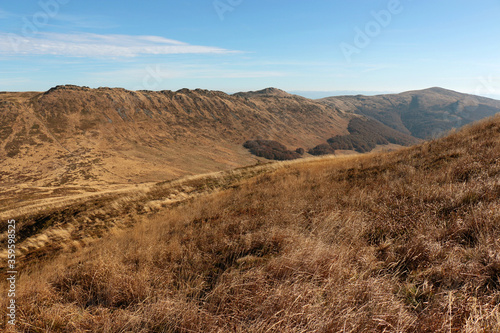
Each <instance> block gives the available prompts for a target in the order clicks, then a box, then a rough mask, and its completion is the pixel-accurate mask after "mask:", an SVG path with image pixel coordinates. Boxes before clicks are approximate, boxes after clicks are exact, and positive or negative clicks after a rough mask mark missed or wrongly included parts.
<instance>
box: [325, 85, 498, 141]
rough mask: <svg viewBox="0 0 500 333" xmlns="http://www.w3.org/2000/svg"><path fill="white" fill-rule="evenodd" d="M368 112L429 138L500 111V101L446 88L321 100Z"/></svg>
mask: <svg viewBox="0 0 500 333" xmlns="http://www.w3.org/2000/svg"><path fill="white" fill-rule="evenodd" d="M318 101H320V102H321V103H323V104H325V105H328V106H330V107H334V108H338V109H341V110H344V111H347V112H354V113H356V114H361V115H365V116H368V117H371V118H374V119H376V120H378V121H380V122H381V123H383V124H385V125H387V126H389V127H392V128H394V129H396V130H398V131H400V132H402V133H406V134H411V135H412V136H414V137H417V138H420V139H429V138H432V137H436V136H439V135H442V134H444V133H446V132H447V131H449V130H451V129H452V128H459V127H461V126H464V125H466V124H469V123H471V122H474V121H477V120H479V119H482V118H485V117H490V116H492V115H494V114H496V113H498V112H500V101H497V100H493V99H489V98H485V97H480V96H474V95H468V94H462V93H458V92H455V91H451V90H446V89H442V88H430V89H425V90H418V91H408V92H404V93H401V94H390V95H378V96H339V97H328V98H323V99H321V100H318Z"/></svg>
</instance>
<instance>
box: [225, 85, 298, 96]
mask: <svg viewBox="0 0 500 333" xmlns="http://www.w3.org/2000/svg"><path fill="white" fill-rule="evenodd" d="M234 95H235V96H240V97H291V96H293V95H292V94H289V93H287V92H286V91H284V90H281V89H278V88H273V87H269V88H265V89H262V90H257V91H247V92H238V93H236V94H234Z"/></svg>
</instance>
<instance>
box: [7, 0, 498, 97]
mask: <svg viewBox="0 0 500 333" xmlns="http://www.w3.org/2000/svg"><path fill="white" fill-rule="evenodd" d="M499 17H500V0H482V1H481V2H479V1H477V2H473V1H464V0H441V1H438V0H436V1H424V0H422V1H415V0H413V1H412V0H385V1H378V0H372V1H368V0H358V1H346V0H342V1H340V0H339V1H337V0H335V1H334V0H332V1H327V0H323V1H320V0H308V1H305V0H304V1H299V0H287V1H284V0H215V1H214V0H182V1H165V0H163V1H157V0H150V1H147V2H146V1H133V0H120V1H115V0H107V1H104V0H100V1H96V0H85V1H81V0H80V1H77V0H40V1H30V0H26V1H4V2H2V3H0V91H26V90H37V91H44V90H47V89H49V88H50V87H52V86H55V85H59V84H77V85H85V86H90V87H99V86H109V87H124V88H127V89H149V90H163V89H168V90H177V89H180V88H184V87H186V88H190V89H194V88H204V89H212V90H222V91H226V92H236V91H248V90H257V89H262V88H265V87H270V86H272V87H277V88H280V89H283V90H287V91H302V92H304V91H305V92H307V91H309V92H317V91H320V92H327V93H325V94H327V95H328V94H331V93H335V92H363V93H378V92H401V91H406V90H413V89H422V88H428V87H433V86H441V87H444V88H448V89H453V90H457V91H461V92H469V93H475V94H480V95H485V96H490V97H495V98H499V99H500V61H499V59H500V42H499V41H500V24H499V23H498V22H499V21H498V18H499ZM311 94H313V93H311ZM316 94H317V93H316Z"/></svg>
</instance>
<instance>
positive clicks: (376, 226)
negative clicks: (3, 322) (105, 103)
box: [1, 117, 500, 332]
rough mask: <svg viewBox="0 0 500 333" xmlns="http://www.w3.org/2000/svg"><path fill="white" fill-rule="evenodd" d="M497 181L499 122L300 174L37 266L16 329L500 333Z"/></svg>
mask: <svg viewBox="0 0 500 333" xmlns="http://www.w3.org/2000/svg"><path fill="white" fill-rule="evenodd" d="M499 178H500V118H499V117H496V118H494V119H492V120H489V121H485V122H482V123H480V124H478V125H475V126H473V127H470V128H466V129H464V130H462V131H460V132H458V133H454V134H452V135H450V136H448V137H446V138H444V139H441V140H436V141H432V142H427V143H424V144H422V145H419V146H417V147H413V148H409V149H405V150H402V151H398V152H395V153H389V154H371V155H364V156H355V157H346V158H341V159H338V160H336V159H330V160H325V161H313V162H304V163H297V164H290V165H288V166H285V167H283V168H280V169H279V170H277V171H274V172H273V173H271V174H263V175H259V176H257V177H255V178H252V179H250V180H243V181H242V182H241V183H240V184H239V185H237V186H233V187H232V188H229V189H227V190H224V191H220V192H216V193H213V194H211V195H208V196H205V197H200V198H196V199H194V200H191V201H189V202H186V203H184V204H181V205H179V206H177V207H174V208H171V209H168V210H162V211H160V212H158V213H157V214H155V215H153V216H149V217H141V219H142V222H141V223H138V224H137V225H136V226H135V227H134V228H133V229H131V230H128V231H127V232H123V233H117V234H116V235H113V236H112V237H108V238H106V239H103V240H101V241H99V242H97V243H95V244H94V245H92V246H91V247H89V248H88V249H87V250H84V251H79V252H77V253H74V254H73V255H72V256H68V257H65V258H64V257H61V258H59V259H56V260H54V261H52V262H50V263H47V264H46V265H43V264H41V265H40V267H37V268H34V269H33V273H31V274H25V275H24V277H23V279H22V280H21V282H20V288H19V289H20V290H22V291H23V292H22V295H20V296H19V299H18V302H19V305H20V308H22V311H21V312H19V315H20V317H21V318H20V321H21V323H20V325H19V326H18V328H19V330H20V331H27V332H46V331H51V332H84V331H92V332H125V331H133V332H223V331H235V332H244V331H248V332H272V331H280V332H306V331H307V332H311V331H314V332H461V331H465V332H494V331H495V330H496V329H498V327H500V310H499V308H500V305H499V303H500V256H499V255H498V253H499V243H498V240H499V239H500V182H499ZM33 281H36V282H33ZM1 308H2V309H4V308H5V306H4V304H1Z"/></svg>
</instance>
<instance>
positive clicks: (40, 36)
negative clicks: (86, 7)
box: [0, 33, 237, 58]
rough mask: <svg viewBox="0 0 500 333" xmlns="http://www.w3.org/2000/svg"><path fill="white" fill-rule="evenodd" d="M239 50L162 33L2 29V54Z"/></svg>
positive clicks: (116, 54)
mask: <svg viewBox="0 0 500 333" xmlns="http://www.w3.org/2000/svg"><path fill="white" fill-rule="evenodd" d="M236 52H237V51H231V50H226V49H222V48H218V47H212V46H199V45H190V44H187V43H184V42H180V41H177V40H172V39H167V38H163V37H159V36H130V35H98V34H89V33H81V34H60V33H37V34H35V35H34V36H33V37H32V36H30V37H23V36H20V35H16V34H8V33H0V55H1V54H4V55H58V56H68V57H95V58H108V57H111V58H119V57H137V56H141V55H164V54H186V53H197V54H208V53H213V54H226V53H236Z"/></svg>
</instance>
